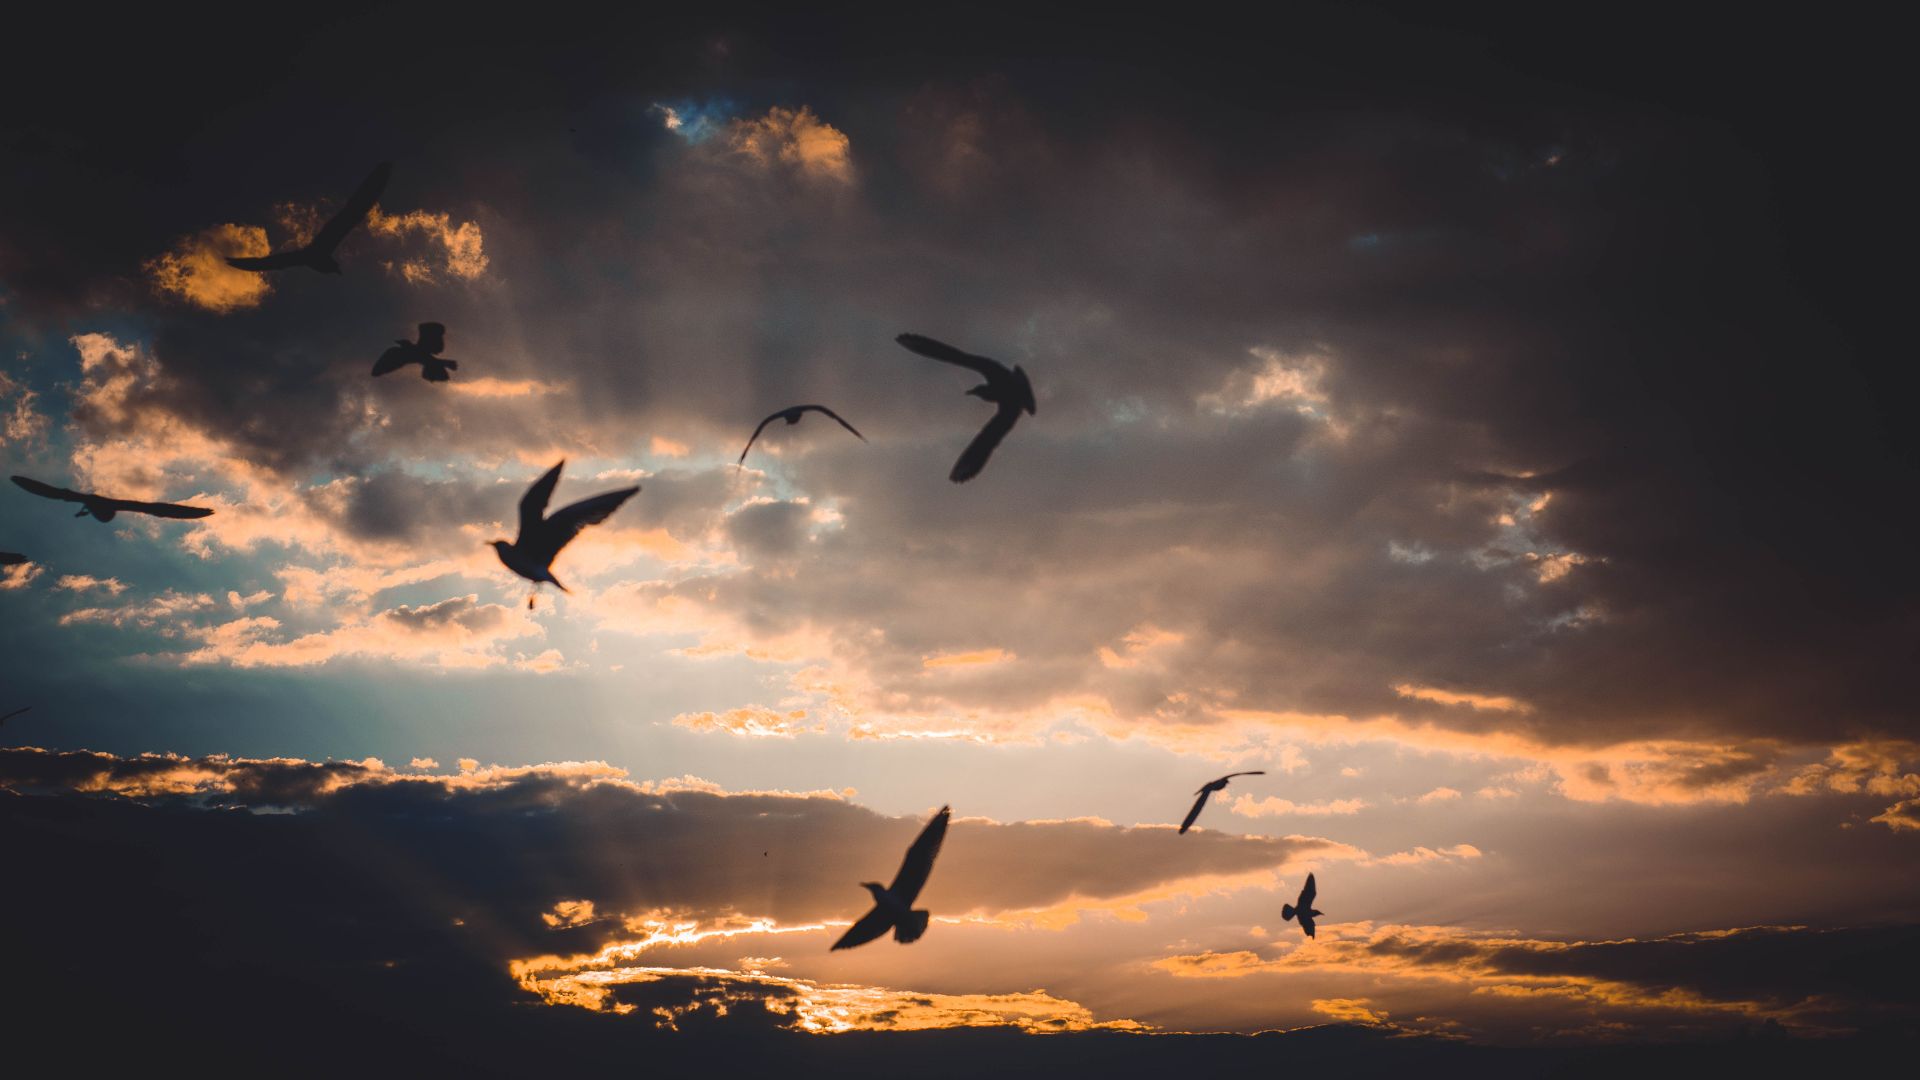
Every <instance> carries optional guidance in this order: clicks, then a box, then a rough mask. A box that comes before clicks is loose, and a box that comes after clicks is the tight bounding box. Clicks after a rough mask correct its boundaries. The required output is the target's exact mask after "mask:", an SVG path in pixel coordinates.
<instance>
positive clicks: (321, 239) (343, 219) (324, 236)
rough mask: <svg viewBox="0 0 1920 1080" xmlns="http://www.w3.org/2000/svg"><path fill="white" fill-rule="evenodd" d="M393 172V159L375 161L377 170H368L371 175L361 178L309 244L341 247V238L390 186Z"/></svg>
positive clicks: (320, 247)
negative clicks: (345, 203)
mask: <svg viewBox="0 0 1920 1080" xmlns="http://www.w3.org/2000/svg"><path fill="white" fill-rule="evenodd" d="M392 175H393V163H392V162H390V161H383V162H381V163H380V164H378V165H375V166H374V167H373V171H372V172H370V173H368V174H367V178H366V179H365V180H362V181H360V186H359V187H357V188H355V189H353V194H352V195H350V196H348V198H347V205H345V206H343V207H341V208H340V212H339V213H337V214H335V215H333V216H332V217H331V218H328V219H327V223H326V224H325V225H322V226H321V227H320V231H319V232H318V233H315V234H314V237H313V242H312V243H310V244H308V245H307V246H308V247H309V248H311V249H312V250H314V251H322V252H330V251H332V250H333V249H334V248H336V247H339V246H340V241H342V240H345V239H346V238H347V234H348V233H350V232H352V231H353V228H354V226H356V225H358V224H360V223H361V222H362V221H365V220H366V219H367V214H368V212H370V211H371V210H372V209H373V204H374V203H376V202H378V201H380V193H381V192H382V191H385V190H386V188H387V178H388V177H389V176H392Z"/></svg>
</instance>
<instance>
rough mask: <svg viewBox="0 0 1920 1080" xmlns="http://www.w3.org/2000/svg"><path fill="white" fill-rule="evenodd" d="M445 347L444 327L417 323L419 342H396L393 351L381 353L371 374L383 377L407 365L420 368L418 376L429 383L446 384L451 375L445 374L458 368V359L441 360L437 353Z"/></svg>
mask: <svg viewBox="0 0 1920 1080" xmlns="http://www.w3.org/2000/svg"><path fill="white" fill-rule="evenodd" d="M446 347H447V328H446V327H445V326H443V325H441V324H440V323H437V322H423V323H421V324H420V340H419V341H405V340H398V339H396V340H395V341H394V343H393V348H391V349H388V350H387V351H386V352H383V353H381V354H380V359H378V360H375V361H374V362H373V373H374V374H375V375H385V374H386V373H387V372H389V371H399V370H400V369H401V368H403V367H406V366H407V365H408V364H419V365H420V377H421V378H423V379H425V380H427V381H428V382H446V381H447V380H448V379H449V378H451V377H452V376H450V375H448V374H447V372H449V371H452V370H453V369H454V368H457V367H459V366H460V361H458V360H446V359H442V358H441V356H440V353H441V351H442V350H444V349H445V348H446Z"/></svg>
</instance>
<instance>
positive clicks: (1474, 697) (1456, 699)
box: [1393, 683, 1532, 712]
mask: <svg viewBox="0 0 1920 1080" xmlns="http://www.w3.org/2000/svg"><path fill="white" fill-rule="evenodd" d="M1393 692H1394V693H1396V694H1399V695H1400V696H1401V697H1409V698H1415V699H1417V700H1420V701H1432V702H1436V703H1438V704H1441V705H1467V706H1471V707H1472V708H1475V709H1494V710H1497V711H1500V712H1531V711H1532V707H1531V706H1529V705H1528V704H1526V703H1525V702H1523V701H1516V700H1515V699H1513V698H1510V697H1504V696H1501V695H1498V694H1470V693H1463V692H1455V691H1451V690H1441V689H1438V688H1437V687H1432V686H1414V685H1412V684H1410V683H1401V684H1400V685H1398V686H1396V687H1394V688H1393Z"/></svg>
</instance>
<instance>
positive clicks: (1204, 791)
mask: <svg viewBox="0 0 1920 1080" xmlns="http://www.w3.org/2000/svg"><path fill="white" fill-rule="evenodd" d="M1211 794H1213V789H1212V788H1210V787H1203V788H1201V789H1200V797H1199V798H1197V799H1195V800H1193V809H1191V810H1189V811H1187V820H1185V821H1182V822H1181V823H1180V831H1181V832H1183V833H1184V832H1186V831H1187V830H1188V829H1191V828H1193V822H1194V819H1196V818H1198V817H1199V816H1200V808H1201V807H1203V806H1205V805H1207V796H1209V795H1211Z"/></svg>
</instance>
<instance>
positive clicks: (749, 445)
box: [734, 409, 787, 465]
mask: <svg viewBox="0 0 1920 1080" xmlns="http://www.w3.org/2000/svg"><path fill="white" fill-rule="evenodd" d="M786 411H787V410H785V409H781V410H780V411H779V412H777V413H774V414H773V415H772V416H769V417H767V418H766V419H765V420H762V421H760V426H759V427H757V428H754V429H753V438H751V439H748V440H747V448H746V450H742V451H740V460H739V461H737V462H734V464H736V465H739V464H744V463H745V462H746V460H747V450H751V449H753V444H754V443H755V442H756V441H758V440H759V438H760V433H761V432H763V431H765V430H767V425H768V424H771V423H773V422H774V421H775V420H778V419H780V417H782V416H784V415H785V414H786Z"/></svg>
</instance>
